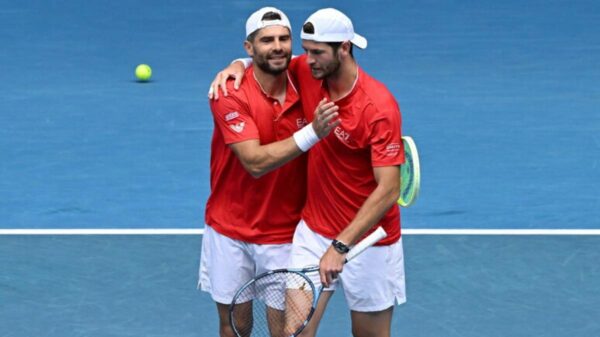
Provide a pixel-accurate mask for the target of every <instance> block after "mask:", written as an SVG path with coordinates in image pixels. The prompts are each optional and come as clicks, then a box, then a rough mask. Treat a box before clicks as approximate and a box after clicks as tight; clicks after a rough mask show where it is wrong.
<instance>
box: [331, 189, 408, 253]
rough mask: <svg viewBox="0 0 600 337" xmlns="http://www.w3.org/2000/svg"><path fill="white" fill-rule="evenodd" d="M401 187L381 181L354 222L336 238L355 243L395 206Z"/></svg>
mask: <svg viewBox="0 0 600 337" xmlns="http://www.w3.org/2000/svg"><path fill="white" fill-rule="evenodd" d="M399 189H400V188H399V186H398V185H397V184H384V183H380V184H379V185H378V186H377V188H375V190H374V191H373V192H372V193H371V195H370V196H369V197H368V198H367V200H365V202H364V203H363V205H362V206H361V208H360V209H359V210H358V213H356V216H355V217H354V219H353V220H352V222H351V223H350V224H349V225H348V227H346V229H344V230H343V231H342V232H341V233H340V234H339V235H338V236H337V238H336V239H337V240H339V241H341V242H343V243H345V244H347V245H353V244H355V243H356V242H357V241H358V240H359V239H360V238H361V237H362V236H363V235H364V234H365V233H366V232H367V231H369V229H371V227H373V226H374V225H375V224H377V223H378V222H379V220H381V218H383V216H384V215H385V213H386V212H387V211H388V210H389V209H390V208H391V207H392V206H394V204H395V203H396V201H397V200H398V197H399V196H400V191H399Z"/></svg>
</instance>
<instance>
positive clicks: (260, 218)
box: [199, 7, 339, 337]
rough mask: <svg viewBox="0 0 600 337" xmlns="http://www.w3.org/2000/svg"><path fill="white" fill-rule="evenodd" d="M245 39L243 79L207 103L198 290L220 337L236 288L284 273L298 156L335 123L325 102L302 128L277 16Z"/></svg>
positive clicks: (253, 21)
mask: <svg viewBox="0 0 600 337" xmlns="http://www.w3.org/2000/svg"><path fill="white" fill-rule="evenodd" d="M246 37H247V38H246V41H244V48H245V49H246V52H247V53H248V55H249V56H250V57H251V58H252V61H253V63H254V66H253V67H249V68H248V69H247V70H246V71H245V76H246V77H247V80H246V81H244V83H243V84H242V85H241V86H240V88H239V90H237V91H235V92H233V93H232V94H231V95H229V96H228V97H224V98H222V99H220V100H218V101H217V100H213V101H211V102H210V107H211V111H212V114H213V119H214V124H215V129H214V133H213V138H212V144H211V162H210V167H211V194H210V196H209V198H208V202H207V205H206V227H205V233H204V237H203V241H202V252H201V259H200V260H201V262H200V270H199V287H200V288H201V289H202V290H204V291H207V292H208V293H210V294H211V296H212V298H213V300H214V301H215V302H216V304H217V311H218V314H219V332H220V335H221V336H223V337H224V336H228V337H229V336H234V334H233V331H232V330H231V328H230V324H229V316H228V305H229V303H231V301H232V299H233V297H234V295H235V292H236V291H237V289H238V288H240V287H241V286H242V285H243V284H244V283H246V282H247V281H248V280H250V279H251V278H253V277H254V276H256V275H258V274H260V273H262V272H265V271H267V270H270V269H277V268H284V267H288V257H289V252H290V246H291V241H292V237H293V234H294V230H295V228H296V225H297V224H298V222H299V220H300V212H301V210H302V208H303V206H304V203H305V198H306V185H307V182H306V159H307V158H306V156H305V155H302V154H303V153H304V152H305V151H307V150H308V149H309V148H310V147H311V146H313V145H314V144H315V143H317V142H318V141H319V139H320V138H322V137H324V136H325V135H327V134H328V133H329V132H330V131H331V129H332V128H334V127H335V126H337V125H338V124H339V122H336V121H335V120H334V119H335V117H336V116H337V112H336V111H337V106H335V105H334V104H333V103H326V102H325V101H323V102H321V104H319V105H318V108H317V111H315V112H314V113H315V114H317V115H318V116H319V118H318V120H315V122H313V123H311V124H308V123H307V122H306V119H305V117H304V113H303V110H302V105H301V102H300V99H299V95H298V92H297V91H296V87H297V84H294V83H293V81H292V80H291V78H290V77H289V76H288V73H287V68H288V65H289V61H290V58H291V28H290V23H289V20H288V18H287V17H286V15H285V14H284V13H283V12H281V11H280V10H278V9H276V8H272V7H266V8H262V9H260V10H258V11H256V12H255V13H253V14H252V15H251V16H250V17H249V18H248V20H247V22H246ZM227 85H232V83H228V84H227ZM288 161H289V163H287V164H285V165H283V164H284V163H286V162H288ZM248 305H249V308H251V303H248Z"/></svg>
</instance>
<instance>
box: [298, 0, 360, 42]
mask: <svg viewBox="0 0 600 337" xmlns="http://www.w3.org/2000/svg"><path fill="white" fill-rule="evenodd" d="M308 22H310V23H311V24H312V25H313V27H314V28H315V33H314V34H308V33H305V32H304V31H302V32H301V33H300V38H302V39H303V40H311V41H316V42H344V41H350V42H352V43H353V44H354V45H355V46H357V47H358V48H361V49H365V48H367V39H365V38H364V37H363V36H362V35H359V34H356V33H355V32H354V26H352V21H351V20H350V18H348V17H347V16H346V15H345V14H344V13H342V12H340V11H338V10H337V9H335V8H324V9H319V10H318V11H316V12H314V13H313V14H312V15H311V16H309V17H308V19H306V21H305V22H304V24H307V23H308Z"/></svg>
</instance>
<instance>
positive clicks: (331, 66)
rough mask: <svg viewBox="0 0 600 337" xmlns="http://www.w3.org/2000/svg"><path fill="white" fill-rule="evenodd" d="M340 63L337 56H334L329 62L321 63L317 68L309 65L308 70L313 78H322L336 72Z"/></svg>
mask: <svg viewBox="0 0 600 337" xmlns="http://www.w3.org/2000/svg"><path fill="white" fill-rule="evenodd" d="M341 64H342V62H340V61H339V60H338V59H337V58H334V59H333V60H332V61H331V62H329V63H327V64H324V65H321V66H320V67H318V68H315V67H311V68H310V71H311V73H312V75H313V77H314V78H315V79H317V80H322V79H324V78H327V77H330V76H331V75H333V74H335V73H337V72H338V70H339V69H340V66H341Z"/></svg>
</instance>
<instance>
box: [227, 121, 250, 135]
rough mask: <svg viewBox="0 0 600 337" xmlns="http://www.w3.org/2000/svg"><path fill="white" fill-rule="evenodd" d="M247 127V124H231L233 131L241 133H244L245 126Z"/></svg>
mask: <svg viewBox="0 0 600 337" xmlns="http://www.w3.org/2000/svg"><path fill="white" fill-rule="evenodd" d="M245 125H246V122H239V123H237V124H231V125H230V126H229V127H230V128H231V130H233V131H235V132H237V133H240V132H242V131H244V126H245Z"/></svg>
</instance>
